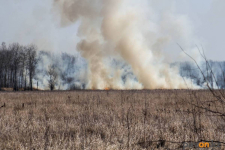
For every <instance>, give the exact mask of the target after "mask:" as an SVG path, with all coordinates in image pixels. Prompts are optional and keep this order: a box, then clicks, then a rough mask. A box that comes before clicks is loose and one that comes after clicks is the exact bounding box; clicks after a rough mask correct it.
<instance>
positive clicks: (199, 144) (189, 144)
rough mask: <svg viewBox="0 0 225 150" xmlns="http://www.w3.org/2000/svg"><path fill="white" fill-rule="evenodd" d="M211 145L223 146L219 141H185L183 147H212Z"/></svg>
mask: <svg viewBox="0 0 225 150" xmlns="http://www.w3.org/2000/svg"><path fill="white" fill-rule="evenodd" d="M210 147H221V143H219V142H214V141H211V142H184V143H183V149H185V148H210Z"/></svg>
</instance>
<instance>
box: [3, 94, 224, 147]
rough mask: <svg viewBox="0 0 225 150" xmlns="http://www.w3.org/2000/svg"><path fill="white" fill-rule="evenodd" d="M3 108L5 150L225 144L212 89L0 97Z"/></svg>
mask: <svg viewBox="0 0 225 150" xmlns="http://www.w3.org/2000/svg"><path fill="white" fill-rule="evenodd" d="M0 107H1V108H0V149H28V150H31V149H35V150H37V149H45V150H47V149H52V150H58V149H59V150H61V149H77V150H79V149H81V150H82V149H88V150H120V149H133V150H140V149H183V145H184V142H187V141H189V142H190V141H193V142H199V141H202V140H203V141H212V140H213V141H217V142H219V143H220V144H222V145H223V142H225V119H224V118H223V117H224V116H221V115H220V114H218V113H216V112H217V111H218V112H224V108H223V105H221V103H220V102H218V101H216V99H215V97H214V96H213V95H212V94H211V93H210V92H209V91H207V90H199V91H192V90H140V91H138V90H132V91H119V90H118V91H116V90H115V91H113V90H112V91H95V90H90V91H64V92H63V91H55V92H48V91H36V92H16V93H15V92H1V93H0ZM209 110H210V111H209ZM214 111H215V112H214ZM218 149H223V148H221V147H220V148H218Z"/></svg>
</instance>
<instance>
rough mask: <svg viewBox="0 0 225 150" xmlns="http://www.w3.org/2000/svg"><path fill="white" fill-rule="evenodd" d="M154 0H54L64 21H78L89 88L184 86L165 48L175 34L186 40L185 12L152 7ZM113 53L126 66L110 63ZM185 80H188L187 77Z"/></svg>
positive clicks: (79, 44)
mask: <svg viewBox="0 0 225 150" xmlns="http://www.w3.org/2000/svg"><path fill="white" fill-rule="evenodd" d="M154 3H156V1H154V0H152V1H147V0H142V1H135V0H54V8H55V9H56V10H57V11H59V13H60V15H61V17H60V18H61V26H62V27H65V26H69V25H70V24H74V23H79V24H80V26H79V29H78V36H79V37H80V39H81V40H80V42H79V43H78V44H77V49H78V51H79V52H80V53H81V55H82V57H84V58H85V59H86V61H87V63H88V75H87V78H88V83H87V88H89V89H104V88H110V89H142V88H144V89H156V88H186V84H185V82H184V80H183V79H182V77H180V75H179V71H178V70H177V69H176V68H171V67H170V65H169V64H168V63H167V62H166V59H165V58H166V57H167V55H166V54H165V53H164V51H163V49H165V48H166V47H167V46H169V45H170V43H171V42H175V41H176V40H178V39H182V40H181V41H185V42H186V41H188V40H189V39H190V37H191V31H190V30H191V28H190V27H189V25H188V21H187V20H186V18H185V17H184V16H181V15H175V14H174V13H173V11H171V9H172V8H168V11H164V12H162V13H156V12H155V10H154V8H153V6H154ZM171 7H172V6H171ZM181 41H179V40H178V41H176V42H181ZM185 42H183V43H182V44H184V43H185ZM112 59H113V60H116V61H118V62H122V63H124V64H126V65H125V66H126V67H121V66H117V67H115V66H113V67H112V65H111V63H110V61H109V60H112ZM128 68H130V69H131V72H132V73H131V74H130V75H128V74H127V73H128V72H127V69H128ZM124 75H125V76H126V78H125V80H123V76H124ZM186 83H187V84H191V82H190V81H189V80H187V81H186Z"/></svg>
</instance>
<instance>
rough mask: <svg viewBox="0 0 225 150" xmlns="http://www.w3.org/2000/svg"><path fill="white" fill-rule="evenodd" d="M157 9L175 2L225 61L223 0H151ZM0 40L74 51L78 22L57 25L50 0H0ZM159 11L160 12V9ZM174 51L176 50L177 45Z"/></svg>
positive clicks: (211, 51) (203, 40)
mask: <svg viewBox="0 0 225 150" xmlns="http://www.w3.org/2000/svg"><path fill="white" fill-rule="evenodd" d="M153 1H155V3H159V4H158V5H157V6H158V7H159V8H158V9H159V10H160V9H166V7H167V6H168V4H169V5H171V4H172V5H174V7H175V8H174V11H175V12H177V13H179V14H184V15H186V16H187V17H188V18H189V20H190V22H191V24H192V28H193V33H194V35H195V36H196V37H197V38H198V39H199V40H198V41H196V43H192V44H198V45H201V44H202V45H203V47H204V48H205V51H206V55H207V57H208V58H210V59H213V60H225V58H224V55H225V49H224V47H225V46H224V39H225V38H224V35H225V28H224V27H225V9H224V8H225V1H223V0H158V1H156V0H153ZM0 2H1V5H0V20H1V23H0V42H3V41H4V42H6V43H11V42H19V43H21V44H30V43H35V44H37V45H38V47H39V49H43V50H50V51H53V50H54V51H57V52H62V51H63V52H70V53H75V52H76V43H77V42H78V41H79V38H78V37H77V28H78V23H77V24H73V25H70V26H67V27H64V28H61V27H60V25H59V18H58V17H57V13H56V12H55V11H53V8H52V0H48V1H38V0H19V1H18V0H0ZM159 12H160V11H159ZM177 51H179V49H178V48H177Z"/></svg>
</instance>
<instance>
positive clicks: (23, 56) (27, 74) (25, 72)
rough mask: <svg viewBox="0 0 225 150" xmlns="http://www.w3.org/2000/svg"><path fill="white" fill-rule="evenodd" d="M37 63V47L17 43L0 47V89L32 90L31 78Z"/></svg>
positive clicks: (3, 44)
mask: <svg viewBox="0 0 225 150" xmlns="http://www.w3.org/2000/svg"><path fill="white" fill-rule="evenodd" d="M37 63H38V58H37V47H36V46H35V45H29V46H23V45H20V44H18V43H13V44H9V45H8V46H7V45H6V43H4V42H3V43H2V45H1V46H0V87H1V88H3V87H5V88H13V89H14V90H15V91H18V90H19V88H20V89H24V90H33V82H32V80H33V78H34V76H35V69H36V66H37Z"/></svg>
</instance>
